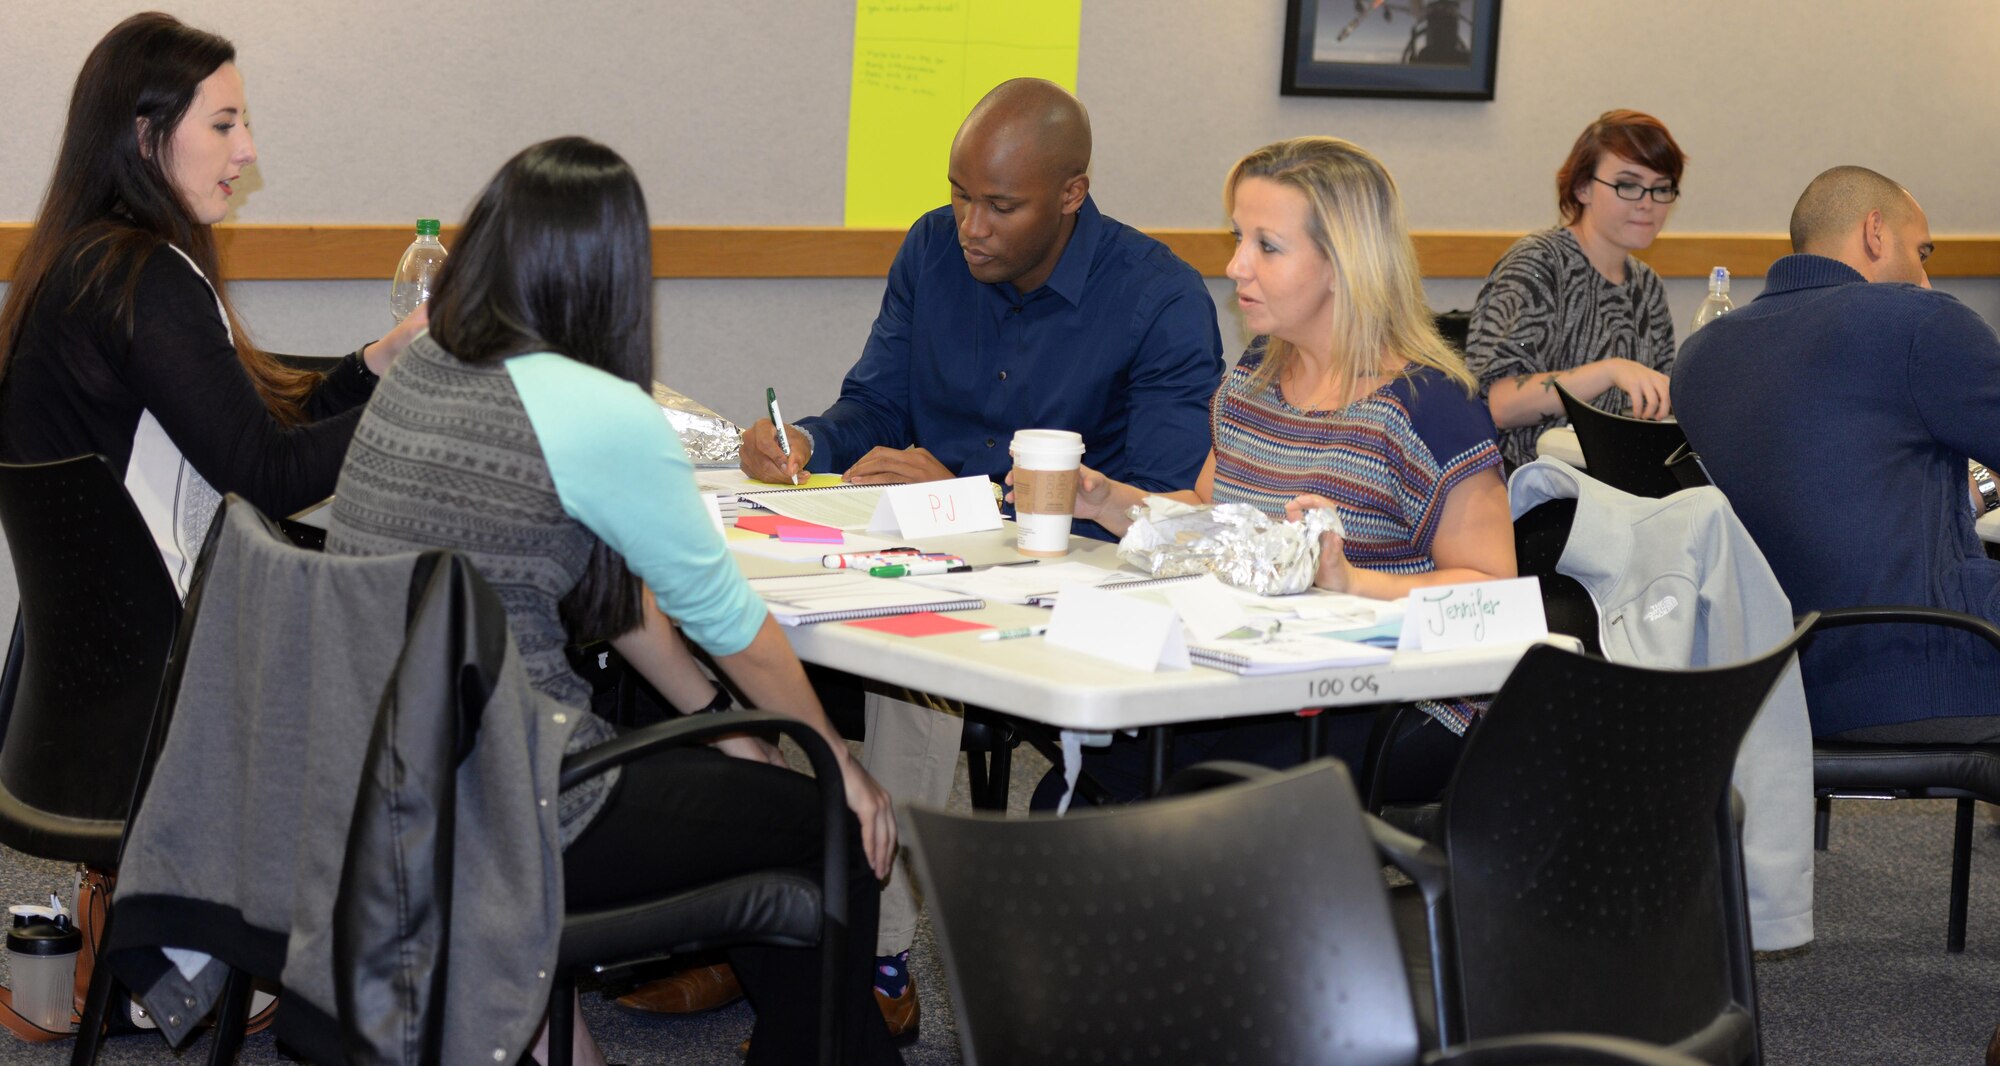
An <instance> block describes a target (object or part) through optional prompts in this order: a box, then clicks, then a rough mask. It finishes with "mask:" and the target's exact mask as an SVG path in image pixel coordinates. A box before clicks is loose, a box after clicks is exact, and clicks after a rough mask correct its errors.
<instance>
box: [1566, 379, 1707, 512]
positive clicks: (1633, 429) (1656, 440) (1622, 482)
mask: <svg viewBox="0 0 2000 1066" xmlns="http://www.w3.org/2000/svg"><path fill="white" fill-rule="evenodd" d="M1556 391H1557V392H1558V393H1560V394H1562V403H1563V411H1564V413H1565V414H1566V415H1567V416H1568V418H1569V424H1570V426H1571V428H1573V429H1575V430H1576V443H1577V446H1578V447H1579V448H1582V449H1583V461H1584V462H1585V463H1586V464H1588V465H1589V467H1590V476H1591V477H1594V478H1596V479H1597V480H1599V481H1602V482H1604V483H1605V484H1606V485H1609V486H1611V487H1612V488H1615V489H1623V490H1625V491H1626V492H1629V493H1631V494H1632V495H1634V496H1652V497H1655V498H1657V497H1661V496H1671V495H1673V494H1674V493H1676V492H1679V491H1680V490H1681V484H1680V482H1679V481H1678V480H1676V479H1675V477H1674V475H1673V472H1672V471H1670V470H1668V469H1667V458H1668V457H1669V456H1671V455H1673V454H1674V449H1676V448H1679V447H1680V446H1681V445H1683V444H1686V443H1687V435H1686V434H1685V433H1682V432H1681V427H1680V424H1679V423H1677V422H1648V421H1646V420H1645V419H1643V418H1627V417H1625V416H1624V415H1614V414H1612V413H1610V412H1608V411H1600V410H1598V409H1597V408H1595V407H1592V406H1591V405H1590V404H1587V403H1585V402H1583V401H1582V400H1579V399H1577V398H1576V397H1574V396H1572V395H1570V393H1569V390H1568V389H1565V388H1563V387H1562V385H1561V384H1560V383H1558V384H1557V385H1556Z"/></svg>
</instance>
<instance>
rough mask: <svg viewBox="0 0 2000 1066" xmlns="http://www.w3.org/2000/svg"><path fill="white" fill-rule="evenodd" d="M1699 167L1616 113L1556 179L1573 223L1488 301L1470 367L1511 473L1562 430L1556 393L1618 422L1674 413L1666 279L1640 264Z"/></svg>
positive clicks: (1663, 138) (1523, 243) (1525, 259)
mask: <svg viewBox="0 0 2000 1066" xmlns="http://www.w3.org/2000/svg"><path fill="white" fill-rule="evenodd" d="M1686 163H1687V156H1686V155H1684V154H1682V152H1681V149H1680V146H1679V145H1678V144H1675V143H1674V138H1673V135H1672V134H1671V133H1668V132H1667V127H1666V126H1665V125H1663V124H1662V123H1661V122H1660V120H1659V119H1656V118H1654V117H1653V116H1651V115H1647V114H1643V113H1641V112H1638V111H1622V110H1621V111H1606V112H1605V113H1604V114H1602V115H1599V116H1598V118H1597V121H1595V122H1592V123H1591V124H1590V125H1589V127H1587V128H1586V129H1585V130H1584V131H1583V134H1582V135H1581V136H1579V137H1578V138H1577V139H1576V144H1575V145H1574V146H1572V147H1571V148H1570V152H1569V158H1568V159H1567V160H1565V161H1564V162H1563V165H1562V169H1560V170H1558V171H1557V172H1556V203H1557V206H1558V208H1559V209H1560V211H1561V213H1562V224H1561V225H1559V226H1556V227H1555V228H1553V229H1547V230H1542V231H1541V232H1539V233H1531V234H1529V235H1527V236H1526V237H1523V238H1521V239H1520V240H1519V241H1516V242H1515V243H1514V246H1513V247H1512V248H1510V249H1508V250H1507V254H1506V255H1504V256H1502V257H1501V259H1500V262H1499V263H1498V264H1496V265H1495V266H1494V267H1493V272H1492V273H1491V274H1488V275H1487V276H1486V285H1485V287H1484V288H1482V289H1480V290H1479V301H1478V303H1477V304H1475V305H1474V306H1473V311H1472V327H1471V332H1470V333H1469V334H1468V336H1467V338H1466V345H1465V361H1466V365H1467V366H1469V367H1470V368H1471V370H1472V372H1473V373H1474V374H1476V375H1478V377H1479V387H1480V390H1481V391H1482V392H1483V393H1484V394H1485V395H1486V398H1487V404H1488V406H1489V408H1490V409H1491V411H1492V413H1493V423H1494V425H1495V426H1497V427H1498V428H1499V430H1500V454H1501V457H1502V458H1503V459H1504V460H1505V461H1506V465H1507V469H1508V470H1509V471H1511V470H1513V468H1515V467H1517V466H1519V465H1521V464H1522V463H1525V462H1528V461H1530V460H1532V459H1533V458H1534V457H1535V438H1536V437H1537V436H1538V435H1540V433H1541V432H1542V431H1543V430H1544V429H1547V428H1549V427H1550V426H1555V425H1561V424H1563V421H1564V420H1563V417H1562V414H1563V408H1562V399H1561V397H1559V396H1557V395H1556V391H1555V383H1556V382H1558V381H1560V382H1561V383H1562V386H1563V388H1565V389H1567V390H1569V392H1570V394H1571V395H1573V396H1576V397H1577V398H1579V399H1582V400H1585V401H1588V402H1590V403H1593V404H1595V405H1596V406H1598V407H1601V408H1603V409H1604V410H1607V411H1611V412H1614V413H1617V414H1630V415H1634V416H1636V417H1639V418H1650V419H1661V418H1665V417H1667V416H1668V415H1669V414H1671V413H1672V411H1671V408H1670V406H1669V404H1668V399H1667V372H1668V371H1669V370H1671V369H1672V366H1673V358H1674V324H1673V320H1672V318H1671V317H1670V316H1669V314H1668V311H1667V296H1666V290H1665V289H1664V288H1663V287H1662V286H1661V285H1660V278H1659V275H1657V274H1654V273H1653V271H1652V269H1651V268H1650V267H1648V266H1646V264H1644V263H1641V262H1639V261H1638V260H1637V259H1634V258H1632V255H1631V253H1633V252H1636V251H1639V250H1641V249H1643V248H1645V247H1646V246H1647V245H1650V244H1652V243H1653V238H1654V237H1656V236H1658V235H1659V232H1660V227H1662V226H1664V225H1666V221H1667V215H1668V214H1669V213H1670V212H1671V211H1672V210H1673V203H1674V201H1675V200H1677V199H1679V198H1680V184H1681V171H1682V169H1683V168H1684V166H1685V165H1686Z"/></svg>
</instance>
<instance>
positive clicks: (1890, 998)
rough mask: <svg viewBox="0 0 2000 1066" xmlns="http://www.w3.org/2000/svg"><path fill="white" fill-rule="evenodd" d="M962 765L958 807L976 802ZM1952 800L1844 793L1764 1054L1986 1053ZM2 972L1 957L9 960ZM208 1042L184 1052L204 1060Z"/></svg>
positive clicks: (24, 863)
mask: <svg viewBox="0 0 2000 1066" xmlns="http://www.w3.org/2000/svg"><path fill="white" fill-rule="evenodd" d="M1021 756H1022V757H1020V758H1017V760H1016V767H1015V774H1014V782H1013V791H1012V795H1013V797H1014V799H1015V806H1016V807H1017V808H1019V807H1020V806H1021V805H1022V804H1023V803H1025V798H1026V796H1027V795H1028V794H1029V793H1030V792H1031V791H1032V790H1033V787H1034V783H1035V782H1036V781H1037V780H1039V778H1040V776H1041V773H1042V771H1043V769H1044V768H1045V767H1046V765H1047V764H1046V763H1044V762H1042V761H1041V760H1040V759H1039V758H1037V757H1036V756H1035V755H1034V754H1033V753H1032V752H1031V751H1028V750H1027V749H1023V750H1022V752H1021ZM966 797H967V793H966V789H965V772H964V768H963V766H961V767H960V771H959V783H958V787H957V789H956V792H955V795H954V798H953V802H952V805H953V806H954V807H955V808H961V809H965V808H969V806H970V804H969V802H968V801H967V798H966ZM1950 847H1951V810H1950V806H1949V805H1948V804H1944V803H1936V802H1898V803H1871V802H1864V801H1851V802H1841V803H1838V804H1836V805H1835V814H1834V829H1833V839H1832V844H1831V848H1830V850H1828V851H1827V852H1825V853H1823V854H1821V856H1820V861H1819V867H1818V877H1817V891H1818V899H1817V908H1816V911H1817V913H1816V920H1817V926H1818V936H1817V939H1816V940H1815V941H1814V943H1813V946H1812V949H1811V950H1810V951H1808V952H1806V953H1805V954H1803V955H1800V956H1797V957H1793V958H1789V959H1784V960H1780V961H1774V962H1765V963H1760V964H1759V966H1758V968H1757V981H1758V990H1759V998H1760V1005H1761V1008H1762V1012H1763V1037H1764V1048H1765V1059H1766V1061H1767V1062H1769V1063H1772V1064H1774V1066H1790V1064H1814V1066H1819V1064H1846V1063H1855V1064H1876V1063H1895V1064H1907V1066H1929V1064H1937V1066H1966V1064H1972V1063H1978V1062H1979V1061H1981V1060H1980V1054H1981V1051H1982V1050H1983V1049H1984V1048H1985V1046H1986V1040H1987V1037H1988V1035H1989V1034H1991V1032H1992V1031H1993V1027H1994V1024H1995V1023H1996V1022H2000V898H1996V897H2000V892H1996V891H1995V888H1994V885H1995V881H1996V878H1995V864H1996V863H2000V829H1996V827H1995V826H1994V825H1993V824H1992V823H1990V822H1988V821H1987V820H1986V819H1985V818H1984V817H1982V818H1981V819H1980V821H1979V828H1978V843H1977V847H1976V850H1975V852H1974V855H1973V895H1972V914H1971V936H1970V938H1969V944H1968V947H1967V950H1966V951H1965V953H1964V954H1962V955H1957V956H1953V955H1948V954H1946V953H1945V950H1944V928H1945V892H1946V885H1947V879H1948V877H1949V862H1950ZM68 883H69V873H68V872H67V871H66V870H65V869H63V868H62V867H60V866H57V865H54V864H50V863H45V862H40V861H37V860H33V859H29V858H27V857H25V856H22V855H19V854H17V853H14V852H6V851H0V900H4V901H7V902H28V901H33V900H36V899H42V898H46V896H47V894H48V892H49V891H50V890H51V889H60V890H62V891H67V887H68ZM911 967H912V970H913V972H914V973H915V974H916V978H917V981H918V985H919V988H920V989H921V995H922V999H923V1024H922V1026H921V1029H920V1035H919V1039H918V1040H917V1042H916V1043H914V1044H912V1045H910V1046H909V1047H907V1048H906V1049H905V1050H904V1060H905V1061H906V1062H908V1063H910V1064H911V1066H937V1064H945V1063H957V1062H959V1061H960V1059H959V1054H958V1048H957V1032H956V1030H955V1028H954V1026H953V1019H952V1010H951V1003H950V997H949V995H948V994H947V993H946V986H945V980H944V975H943V973H942V970H941V966H940V963H939V961H938V954H937V949H936V944H935V942H934V941H933V939H932V937H931V930H930V926H929V923H928V922H924V923H922V924H920V925H919V928H918V932H917V944H916V948H915V950H914V951H913V952H912V956H911ZM0 971H4V958H0ZM584 1016H585V1018H586V1020H587V1021H588V1024H589V1025H590V1028H591V1030H592V1032H594V1033H595V1034H596V1035H597V1037H598V1039H599V1040H600V1042H601V1043H602V1044H603V1046H604V1049H605V1052H606V1054H607V1055H608V1057H609V1058H610V1059H611V1060H612V1061H614V1062H625V1063H634V1064H639V1063H647V1064H667V1063H672V1064H684V1066H697V1064H714V1066H735V1064H736V1063H738V1062H739V1061H740V1060H739V1058H738V1056H737V1053H736V1045H737V1043H738V1042H739V1041H741V1040H742V1039H743V1038H744V1037H745V1036H747V1035H748V1034H749V1032H750V1026H751V1014H750V1010H749V1008H748V1006H746V1005H744V1004H740V1003H739V1004H737V1005H736V1006H733V1007H729V1008H725V1009H723V1010H720V1011H716V1012H714V1013H712V1014H708V1015H703V1016H698V1017H691V1018H670V1017H662V1016H646V1015H635V1014H629V1013H626V1012H624V1011H622V1010H619V1009H618V1008H616V1007H615V1006H613V1005H612V1004H611V1003H610V1002H609V1001H608V1000H607V999H606V998H605V997H604V996H602V995H598V994H586V995H585V998H584ZM206 1052H207V1049H206V1037H203V1038H199V1039H197V1040H196V1041H195V1042H194V1043H192V1044H190V1045H189V1046H188V1047H186V1048H183V1049H182V1050H181V1052H180V1054H179V1061H182V1062H198V1061H204V1060H205V1056H206ZM68 1057H69V1045H68V1043H67V1042H63V1043H56V1044H47V1045H39V1046H29V1045H25V1044H21V1043H18V1042H15V1041H13V1040H12V1039H11V1038H9V1037H6V1036H5V1035H4V1034H0V1063H10V1064H11V1063H23V1064H28V1063H33V1064H38V1066H41V1064H47V1066H54V1064H57V1063H63V1062H67V1061H68ZM102 1061H104V1062H107V1063H139V1062H172V1061H176V1058H175V1054H174V1053H173V1052H171V1051H169V1050H168V1049H167V1047H166V1046H165V1044H164V1043H162V1042H161V1041H160V1040H159V1039H158V1038H157V1037H155V1036H151V1035H141V1036H133V1037H124V1038H120V1039H118V1040H114V1041H111V1042H110V1043H109V1044H108V1045H107V1049H106V1052H105V1054H104V1056H103V1059H102ZM237 1061H238V1062H240V1063H244V1064H246V1066H265V1064H271V1066H289V1063H290V1060H289V1059H287V1058H285V1057H284V1056H283V1055H282V1054H281V1053H279V1052H278V1051H277V1049H276V1048H275V1047H274V1046H273V1043H272V1041H271V1038H270V1036H269V1034H265V1035H261V1036H255V1037H251V1038H250V1040H249V1041H248V1043H247V1045H246V1047H245V1049H244V1051H243V1053H242V1054H241V1055H240V1056H239V1057H238V1060H237Z"/></svg>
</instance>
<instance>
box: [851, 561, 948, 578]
mask: <svg viewBox="0 0 2000 1066" xmlns="http://www.w3.org/2000/svg"><path fill="white" fill-rule="evenodd" d="M971 569H972V568H971V567H969V566H967V565H965V564H964V563H948V562H946V561H944V560H943V559H922V560H918V561H916V562H909V563H898V564H896V565H894V566H871V567H869V568H868V576H869V577H910V576H913V575H919V574H963V573H965V572H966V571H968V570H971Z"/></svg>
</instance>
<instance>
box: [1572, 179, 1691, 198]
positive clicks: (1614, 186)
mask: <svg viewBox="0 0 2000 1066" xmlns="http://www.w3.org/2000/svg"><path fill="white" fill-rule="evenodd" d="M1590 180H1592V181H1594V182H1596V183H1598V184H1599V185H1609V186H1611V191H1612V192H1615V193H1617V194H1618V198H1619V199H1620V200H1643V199H1645V198H1646V196H1647V195H1648V194H1650V195H1651V196H1652V197H1653V202H1654V203H1656V204H1670V203H1673V202H1674V201H1675V200H1678V199H1680V198H1681V191H1680V189H1679V188H1678V187H1676V186H1673V185H1662V186H1660V187H1658V188H1656V189H1648V188H1647V187H1645V186H1644V185H1641V184H1639V183H1638V182H1636V181H1605V180H1604V179H1603V178H1600V177H1598V176H1596V175H1594V174H1593V175H1591V178H1590Z"/></svg>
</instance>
